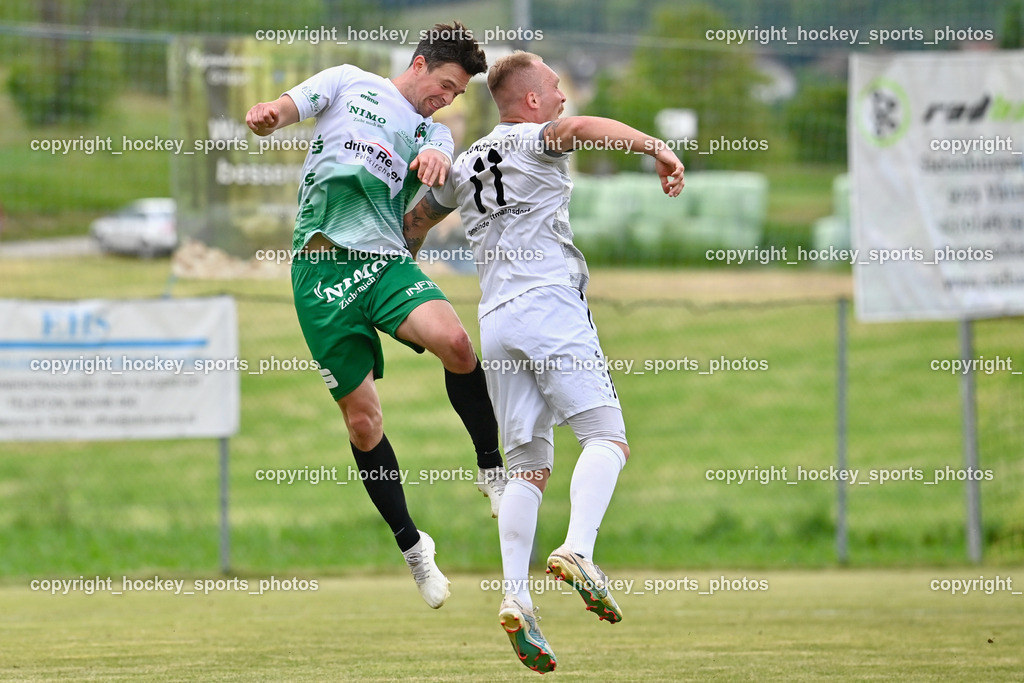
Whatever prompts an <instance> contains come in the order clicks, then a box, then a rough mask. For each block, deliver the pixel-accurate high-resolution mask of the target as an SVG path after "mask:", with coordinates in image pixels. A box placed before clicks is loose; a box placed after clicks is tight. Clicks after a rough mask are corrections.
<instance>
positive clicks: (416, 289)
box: [405, 280, 440, 296]
mask: <svg viewBox="0 0 1024 683" xmlns="http://www.w3.org/2000/svg"><path fill="white" fill-rule="evenodd" d="M427 289H440V287H438V286H437V285H436V284H434V282H433V281H431V280H420V281H419V282H417V283H416V284H414V285H413V286H412V287H409V288H408V289H406V290H405V295H406V296H412V295H413V294H419V293H420V292H422V291H424V290H427Z"/></svg>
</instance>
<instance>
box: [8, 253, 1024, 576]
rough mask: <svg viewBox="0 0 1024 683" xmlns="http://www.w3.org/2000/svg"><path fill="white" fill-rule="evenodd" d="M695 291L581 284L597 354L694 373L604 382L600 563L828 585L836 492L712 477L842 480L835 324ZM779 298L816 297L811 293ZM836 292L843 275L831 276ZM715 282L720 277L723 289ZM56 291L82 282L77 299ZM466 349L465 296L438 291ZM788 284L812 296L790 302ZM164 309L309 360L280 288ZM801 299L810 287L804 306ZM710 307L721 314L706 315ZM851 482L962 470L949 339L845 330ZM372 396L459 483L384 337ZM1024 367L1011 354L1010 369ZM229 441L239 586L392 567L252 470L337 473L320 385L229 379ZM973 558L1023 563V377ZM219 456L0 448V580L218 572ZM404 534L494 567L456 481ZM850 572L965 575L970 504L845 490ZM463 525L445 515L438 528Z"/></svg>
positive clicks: (144, 274)
mask: <svg viewBox="0 0 1024 683" xmlns="http://www.w3.org/2000/svg"><path fill="white" fill-rule="evenodd" d="M0 271H2V276H0V296H8V297H9V296H33V297H41V296H51V297H61V296H65V297H66V296H69V295H71V294H72V293H73V295H74V296H76V297H90V296H108V297H123V296H143V297H144V296H158V295H160V294H162V293H163V292H164V291H165V290H166V289H167V287H168V281H167V272H168V266H167V262H166V261H151V262H145V261H136V260H132V259H117V258H109V257H97V258H80V259H74V260H61V259H53V260H50V261H32V262H15V261H0ZM704 274H705V273H704V272H703V271H702V272H698V273H696V274H694V273H688V272H686V271H674V272H673V271H612V270H609V271H601V270H599V271H596V272H595V273H594V280H595V283H602V284H601V285H598V284H595V288H594V294H593V297H592V300H591V307H592V310H593V313H594V317H595V320H596V322H597V325H598V327H599V329H600V331H601V336H602V340H603V345H604V350H605V352H606V353H607V354H608V355H609V356H610V357H612V358H614V359H623V360H632V361H633V362H634V370H635V369H636V368H638V367H640V366H641V365H642V364H643V363H645V362H653V361H659V360H660V361H663V362H664V361H672V360H680V359H683V358H689V359H692V360H695V361H697V362H698V363H699V367H700V370H701V371H703V372H695V371H681V370H674V371H670V372H660V373H658V374H654V373H653V372H646V373H645V374H643V375H640V374H636V372H632V373H630V374H626V373H624V372H618V373H613V376H614V379H615V382H616V386H617V388H618V390H619V393H620V395H621V397H622V402H623V407H624V411H625V415H626V421H627V429H628V434H629V439H630V444H631V448H632V452H633V457H632V458H631V460H630V463H629V465H628V466H627V468H626V469H625V470H624V471H623V474H622V476H621V477H620V479H619V485H618V488H617V491H616V495H615V498H614V499H613V501H612V505H611V508H610V510H609V513H608V517H607V518H606V521H605V524H604V525H603V527H602V532H601V538H600V540H599V544H598V552H599V553H603V555H602V557H607V558H608V560H607V561H613V562H615V563H617V564H620V565H622V566H630V567H651V568H662V569H668V568H672V567H678V566H694V567H711V568H714V567H719V566H745V567H788V566H813V567H824V566H829V565H833V564H834V563H835V552H834V528H835V519H836V517H835V514H836V508H835V498H836V486H837V485H836V484H835V483H829V482H821V481H803V482H800V483H797V484H795V485H789V484H786V483H784V482H778V481H776V482H772V483H769V484H767V485H762V484H759V483H750V482H748V483H745V484H742V485H738V484H727V483H725V482H722V481H714V480H709V478H708V472H709V471H711V472H712V478H713V477H714V471H716V470H734V471H735V470H744V469H754V468H760V469H762V470H767V469H770V468H772V467H775V468H777V469H781V468H783V467H786V468H787V470H788V472H789V473H790V478H792V479H795V476H796V475H795V473H796V471H797V468H798V467H802V468H804V469H805V470H806V469H811V468H814V469H819V470H820V469H824V468H828V467H830V466H831V465H833V464H834V463H835V455H834V453H835V439H834V425H835V416H834V412H835V407H834V406H835V385H834V374H835V331H834V329H835V306H834V303H833V302H832V301H831V299H830V298H827V297H826V298H825V299H823V301H822V303H804V304H799V305H781V304H776V305H770V304H761V305H745V306H736V305H728V306H726V305H718V306H713V305H710V304H706V305H708V306H710V307H708V308H704V307H697V308H687V307H683V306H680V305H679V302H680V300H681V299H684V298H687V296H688V295H689V298H690V299H696V300H703V301H705V302H708V301H713V300H715V298H716V296H717V295H716V294H715V292H713V291H701V290H698V289H696V287H698V286H702V285H700V284H699V283H700V282H703V280H701V279H700V278H701V277H702V276H703V275H704ZM748 277H750V278H751V279H750V280H749V281H748V282H746V284H745V285H744V286H745V288H746V292H747V294H746V295H744V296H746V298H747V299H748V300H756V299H757V298H758V296H759V293H760V295H762V296H763V295H765V294H766V293H767V292H769V284H770V282H771V281H774V280H777V279H778V275H775V274H773V273H771V272H765V273H764V274H756V273H755V274H750V275H749V276H748ZM787 277H790V278H792V282H790V284H789V285H788V286H790V287H796V289H797V290H798V291H799V289H800V287H801V286H807V287H819V286H821V284H820V283H821V282H822V281H821V280H819V279H815V278H817V276H816V275H814V274H812V273H810V272H807V271H803V273H802V274H800V273H796V274H795V275H788V276H787ZM835 277H841V276H835ZM730 281H731V280H730V278H722V281H721V283H720V284H719V285H718V286H721V287H725V286H726V285H727V284H728V283H729V282H730ZM69 283H72V284H73V287H72V288H70V289H69V286H68V285H69ZM438 283H439V284H440V286H441V287H442V288H443V289H444V290H445V291H446V292H447V293H448V294H449V296H450V297H451V298H452V300H453V301H454V302H455V304H456V308H457V310H458V311H459V314H460V316H461V317H462V319H463V320H464V321H465V322H466V324H467V327H468V329H469V330H470V332H471V335H472V336H473V337H474V338H476V334H477V332H476V329H477V328H476V324H475V310H474V309H475V304H476V301H477V298H478V293H477V285H476V282H475V280H474V278H472V277H468V278H467V277H459V276H440V277H438ZM801 283H807V284H806V285H801ZM172 291H173V293H174V294H175V295H176V296H185V295H197V294H215V293H222V292H227V293H233V294H235V295H236V296H237V297H238V307H239V320H240V323H239V324H240V339H241V357H242V358H244V359H246V360H248V361H249V363H250V365H251V366H253V367H256V366H257V365H258V363H259V361H260V360H262V359H269V358H271V357H276V358H289V359H290V358H293V357H297V358H305V357H307V355H308V352H307V351H306V349H305V348H304V344H303V340H302V338H301V335H300V333H299V330H298V326H297V324H296V322H295V319H294V313H293V311H292V308H291V304H290V293H289V291H288V284H287V282H286V281H284V280H269V281H231V282H228V281H225V282H219V281H179V282H178V283H177V284H176V285H175V286H174V287H173V288H172ZM811 294H812V292H808V293H807V296H810V295H811ZM718 298H721V297H718ZM1020 332H1021V330H1020V321H1019V320H1008V321H992V322H979V323H978V325H977V342H976V343H977V350H976V353H977V354H983V355H986V357H989V358H991V357H993V356H995V355H996V354H1001V355H1003V356H1004V357H1005V356H1012V355H1013V354H1014V353H1019V339H1020ZM850 345H851V352H850V353H851V355H850V390H849V403H850V408H849V426H850V436H849V467H851V468H857V469H858V470H860V471H861V479H862V480H864V479H866V478H867V477H868V476H869V474H870V472H871V471H872V470H875V471H880V470H883V469H885V470H893V469H905V468H917V469H919V470H920V471H921V472H922V473H924V474H926V475H927V477H928V478H929V479H931V478H932V477H933V472H934V470H936V469H942V468H944V467H947V466H949V467H952V468H954V469H958V468H959V467H960V462H961V455H960V453H961V435H960V428H959V381H958V379H957V378H956V377H953V376H950V375H948V374H944V373H939V372H934V371H931V370H930V369H929V362H930V359H936V358H950V357H955V355H956V353H957V346H956V330H955V326H954V325H952V324H946V323H916V324H902V325H863V324H856V323H852V324H851V337H850ZM385 356H386V358H387V369H386V375H385V377H384V379H383V380H381V381H380V382H378V388H379V391H380V393H381V397H382V401H383V404H384V414H385V429H386V430H387V433H388V435H389V437H390V439H391V441H392V443H393V444H394V445H395V448H396V452H397V453H398V456H399V462H400V465H401V467H402V468H404V469H407V470H409V471H410V473H411V475H413V478H414V479H416V478H418V477H419V472H420V470H434V471H436V472H444V473H446V476H448V477H449V478H455V479H461V478H463V477H464V476H465V475H464V474H462V472H464V471H465V470H468V469H470V468H472V467H473V460H472V452H471V448H470V444H469V440H468V438H467V437H466V435H465V433H464V431H463V429H462V427H461V425H460V424H459V423H458V420H457V418H456V416H455V414H454V412H453V411H452V410H451V408H450V406H449V405H448V403H447V400H446V398H445V394H444V389H443V383H442V375H441V368H440V366H439V364H438V363H437V361H436V360H435V359H433V358H430V357H423V356H416V355H415V354H412V353H410V352H409V351H408V350H407V349H405V347H402V346H400V345H398V344H397V343H394V342H392V341H390V340H386V344H385ZM723 358H724V359H726V360H730V361H737V360H741V359H743V358H746V359H748V361H757V362H758V363H760V362H762V361H763V362H764V364H765V366H766V369H763V370H762V369H759V370H753V371H744V370H734V371H729V372H716V373H714V374H706V371H707V369H708V367H709V363H710V361H711V360H713V359H714V360H718V361H721V360H722V359H723ZM1018 366H1024V359H1019V360H1018ZM241 385H242V397H243V399H242V420H241V430H240V432H239V434H238V435H237V436H235V437H234V438H232V439H231V442H230V448H231V482H230V483H231V525H232V540H233V545H232V563H233V566H234V567H236V568H238V569H239V570H244V571H257V572H274V571H280V570H282V569H289V570H317V571H347V570H350V569H353V568H355V569H364V570H370V569H373V568H375V567H377V566H380V565H386V564H390V563H393V562H394V559H395V555H396V551H395V549H394V547H393V546H392V542H391V541H390V538H389V537H388V534H387V531H386V527H385V526H384V524H383V522H382V521H381V520H380V519H379V518H378V517H377V515H376V512H375V511H374V510H373V508H372V506H371V505H370V503H369V501H368V499H367V498H366V496H365V494H364V493H363V491H362V490H361V487H360V485H359V484H358V483H354V484H353V485H346V486H338V485H333V484H317V485H312V484H309V483H295V484H292V485H287V484H286V485H277V484H271V483H267V482H263V481H257V480H256V472H257V471H258V470H261V469H266V468H298V469H303V468H306V467H309V468H310V469H316V468H319V467H327V468H330V467H337V468H338V471H339V472H341V473H342V476H344V473H345V472H346V467H347V465H348V464H349V463H350V461H351V455H350V453H349V448H348V445H347V438H346V434H345V429H344V425H343V423H342V420H341V417H340V415H339V413H338V409H337V407H336V406H335V405H334V404H333V402H332V401H331V400H330V398H329V396H328V394H327V392H326V391H325V390H324V388H323V386H322V382H321V380H320V378H319V376H318V374H317V373H315V372H270V373H266V374H263V375H252V374H248V373H243V374H242V376H241ZM978 385H979V404H980V405H981V410H980V415H981V421H982V434H981V448H982V466H983V467H984V468H989V469H992V470H993V475H994V476H993V480H992V481H986V482H983V483H982V486H981V489H982V495H983V511H984V522H985V538H986V558H987V559H988V560H989V561H990V562H992V563H994V564H996V565H998V566H1005V565H1013V564H1019V563H1020V562H1021V560H1022V558H1024V527H1022V524H1021V522H1020V520H1021V519H1022V513H1024V510H1022V508H1021V506H1022V503H1021V499H1020V496H1019V489H1020V485H1021V484H1022V483H1024V470H1022V466H1021V463H1020V461H1019V458H1018V455H1017V454H1019V452H1020V446H1021V439H1020V434H1021V430H1020V428H1019V426H1020V420H1021V412H1020V409H1021V405H1022V401H1021V396H1022V391H1021V387H1022V383H1021V382H1020V378H1019V376H1011V375H1008V374H1002V375H993V376H986V375H979V377H978ZM578 450H579V449H578V446H577V445H576V444H575V442H574V439H573V438H572V435H571V433H570V432H568V431H567V430H564V429H562V430H559V431H558V434H557V443H556V453H557V454H558V455H557V458H556V467H555V472H554V474H553V475H552V481H551V485H550V487H549V489H548V493H547V494H546V496H545V500H544V505H543V508H542V511H541V518H540V527H539V538H538V548H539V551H538V552H547V550H548V549H550V548H552V547H555V546H557V545H558V544H559V543H560V542H561V540H562V538H563V536H564V533H565V526H566V521H567V516H568V502H567V499H568V485H569V479H570V475H571V470H572V464H573V462H574V460H575V457H576V455H577V454H578ZM216 456H217V445H216V443H214V442H213V441H199V440H189V441H156V442H152V441H141V442H123V443H109V442H103V443H91V442H73V443H49V442H40V443H12V444H6V445H5V446H4V457H3V458H0V547H3V548H4V549H5V552H4V553H0V574H5V575H14V576H26V575H35V574H38V573H39V572H55V573H59V574H61V575H65V574H69V573H70V574H76V573H81V572H101V571H107V572H112V571H137V570H158V569H159V570H169V569H173V570H177V571H214V570H216V568H217V567H218V566H219V565H218V560H217V531H216V530H217V509H218V508H217V486H218V483H217V481H218V480H217V476H218V474H217V460H216ZM407 492H408V497H409V502H410V506H411V510H412V513H413V515H414V519H415V520H416V522H417V524H418V525H419V526H421V527H422V528H424V529H425V530H427V531H429V532H430V533H431V534H432V535H434V536H435V538H437V539H438V542H439V544H458V545H459V547H460V548H461V551H460V553H459V554H458V555H457V556H456V557H452V558H451V559H450V560H449V562H450V563H451V564H452V565H453V566H454V567H457V568H459V569H463V570H481V569H484V568H487V567H492V566H493V565H494V562H495V539H494V527H493V524H494V522H493V520H491V519H490V516H489V507H488V505H487V502H486V501H485V500H484V499H483V498H482V497H481V496H480V495H479V493H478V492H477V491H476V490H475V487H474V486H473V485H472V484H471V483H469V482H466V481H459V480H456V481H450V480H449V481H441V482H437V483H433V484H429V483H424V484H421V485H417V486H410V487H408V489H407ZM848 497H849V515H850V517H849V519H850V525H849V528H850V562H851V564H853V565H854V566H865V565H877V564H882V565H889V566H903V565H918V566H920V565H925V564H945V565H949V564H957V563H961V562H963V561H965V558H966V551H965V546H964V542H963V531H962V530H963V516H964V512H963V510H964V505H963V498H964V488H963V485H962V484H960V483H956V482H954V483H941V484H937V485H925V484H924V483H923V482H920V481H902V482H891V483H887V484H884V485H881V484H878V483H874V484H869V485H867V486H864V485H856V486H850V487H849V489H848ZM454 511H457V513H456V514H453V512H454Z"/></svg>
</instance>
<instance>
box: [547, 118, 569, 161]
mask: <svg viewBox="0 0 1024 683" xmlns="http://www.w3.org/2000/svg"><path fill="white" fill-rule="evenodd" d="M561 125H562V119H555V120H554V121H549V122H548V124H547V125H546V126H544V128H542V129H541V132H540V133H541V136H543V138H544V151H545V152H546V153H547V154H552V155H554V156H558V155H559V154H562V153H564V152H569V151H572V146H571V145H568V144H566V143H565V142H563V140H562V138H561V137H560V136H559V130H558V128H559V126H561Z"/></svg>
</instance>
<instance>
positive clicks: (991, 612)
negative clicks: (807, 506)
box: [0, 556, 1024, 681]
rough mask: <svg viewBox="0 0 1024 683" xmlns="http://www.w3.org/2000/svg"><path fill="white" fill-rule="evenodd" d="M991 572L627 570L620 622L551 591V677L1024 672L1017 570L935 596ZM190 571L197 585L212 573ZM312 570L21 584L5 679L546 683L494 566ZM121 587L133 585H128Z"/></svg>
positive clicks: (3, 625) (14, 596)
mask: <svg viewBox="0 0 1024 683" xmlns="http://www.w3.org/2000/svg"><path fill="white" fill-rule="evenodd" d="M441 557H443V556H441ZM442 567H443V565H442ZM981 575H982V574H981V573H979V572H978V571H977V570H976V569H964V570H958V571H953V570H949V569H946V570H941V571H934V570H907V571H874V570H870V571H869V570H855V571H787V572H780V571H764V572H759V571H753V572H752V571H716V572H707V571H699V572H689V573H684V572H681V571H679V572H673V573H644V572H633V573H629V574H627V573H622V574H619V575H613V578H620V579H623V580H633V581H634V584H633V588H632V590H631V591H630V592H629V594H626V593H625V591H624V590H622V591H619V593H618V597H619V603H620V605H621V607H622V609H623V613H624V619H623V621H622V622H621V623H620V624H616V625H608V624H606V623H604V622H598V621H597V619H596V618H594V616H593V615H592V614H590V613H587V612H585V611H584V609H583V603H582V601H581V600H580V599H579V597H578V596H576V595H575V593H572V594H565V595H563V594H561V593H560V592H557V590H555V591H553V590H550V589H549V590H546V591H545V592H544V593H543V594H539V595H535V596H534V599H535V604H536V605H538V606H540V608H541V614H542V617H543V619H542V621H541V627H542V629H543V630H544V634H545V636H546V637H547V639H548V641H549V642H550V643H551V646H552V648H553V649H554V651H555V654H556V655H557V657H558V660H559V661H558V666H557V669H556V670H555V671H554V672H553V673H552V674H550V675H548V676H547V677H546V679H557V680H615V681H620V680H621V681H629V680H654V681H657V680H662V681H764V680H785V681H820V680H828V679H836V680H846V681H873V680H901V681H938V680H941V681H1011V680H1020V672H1021V671H1022V670H1024V625H1022V622H1021V620H1020V614H1021V606H1022V603H1024V596H1022V595H1021V594H1020V592H1019V590H1020V587H1018V586H1016V581H1015V580H1014V579H1015V578H1016V577H1014V575H1013V573H1012V572H1010V573H1007V572H998V573H997V572H984V577H985V578H986V579H989V580H994V579H995V578H996V577H997V576H998V577H999V578H1000V579H1001V580H1002V581H1003V584H1002V587H1005V588H1007V589H1009V590H1001V591H999V592H993V593H992V594H990V595H987V594H985V593H984V591H983V590H978V591H972V592H969V593H967V594H966V595H964V594H952V593H951V592H949V591H941V590H933V589H932V586H933V581H941V580H942V579H944V578H962V579H972V578H973V579H977V578H979V576H981ZM723 576H724V577H725V578H726V579H729V580H741V579H742V578H744V577H746V578H747V579H748V585H749V583H750V582H763V583H761V584H760V585H762V586H764V585H766V586H767V590H759V591H754V592H751V591H729V592H716V593H713V594H707V592H708V589H709V588H710V587H711V582H712V581H713V580H718V581H719V582H721V580H722V577H723ZM101 578H104V579H105V578H106V577H101ZM130 578H132V579H135V580H139V579H146V578H149V579H152V578H153V575H148V576H145V575H133V576H131V577H130ZM160 578H167V577H166V576H165V575H163V574H161V575H160ZM173 578H179V579H182V580H184V581H185V590H193V591H194V590H195V584H194V582H195V580H196V577H193V576H175V577H173ZM263 578H264V579H266V577H263ZM278 578H287V579H292V578H293V576H292V575H288V576H287V577H283V576H278ZM302 578H303V580H306V581H316V583H317V590H315V591H313V590H307V591H304V592H298V591H292V592H286V591H277V592H265V593H264V594H263V595H250V594H248V592H246V591H244V590H227V589H225V590H221V591H216V590H214V591H213V592H211V593H209V594H207V595H203V594H202V593H197V594H195V595H191V596H189V595H174V594H172V593H164V594H160V593H156V592H152V591H150V592H144V591H143V592H134V593H133V592H125V593H124V594H123V595H119V596H115V595H111V594H110V592H109V591H103V592H96V593H94V594H93V595H84V594H82V593H80V592H79V593H71V594H68V595H60V594H58V595H50V594H48V593H44V592H41V591H33V590H31V589H30V587H29V586H28V583H27V582H20V583H18V584H11V585H7V586H6V587H3V588H0V604H2V605H3V610H2V611H0V632H2V634H3V647H2V648H0V678H2V679H3V680H7V681H32V680H43V679H48V680H53V679H61V680H79V681H88V680H152V681H184V680H203V681H235V680H238V681H243V680H244V681H280V680H289V681H321V680H364V681H387V680H409V681H431V680H441V681H471V680H472V681H476V680H520V679H522V680H529V679H531V678H532V679H536V676H537V674H535V673H533V672H532V671H529V670H527V669H526V668H525V667H523V666H522V665H521V664H519V663H518V661H517V660H516V658H515V655H514V654H513V652H512V649H511V647H510V645H509V643H508V640H507V638H506V636H505V634H504V632H503V631H502V630H501V628H500V627H499V626H498V624H497V618H496V614H497V608H498V603H499V602H500V596H499V594H498V593H497V592H495V591H492V590H489V588H490V581H491V580H492V579H493V578H494V576H493V575H492V574H459V575H454V576H453V577H452V578H453V586H452V598H451V599H450V600H449V602H448V603H447V604H446V605H445V606H444V607H442V608H441V609H440V610H438V611H436V612H435V611H432V610H430V609H429V608H428V607H427V606H426V605H425V604H423V602H422V601H421V600H420V598H419V596H418V594H417V593H416V590H415V587H414V584H413V582H412V580H411V578H409V577H407V576H399V575H392V574H384V575H378V576H349V577H344V578H317V577H315V576H303V577H302ZM684 578H685V579H688V580H689V581H691V582H694V583H695V584H696V588H697V590H660V591H659V594H657V595H655V594H654V591H653V588H654V587H655V586H656V585H671V584H664V583H663V584H656V583H655V582H656V581H662V582H667V581H675V582H676V584H677V585H678V584H683V581H682V580H683V579H684ZM1007 579H1009V581H1010V585H1008V586H1007V585H1005V584H1006V580H1007ZM200 580H201V581H202V580H205V577H202V578H201V579H200ZM246 580H247V581H248V582H249V586H248V589H249V590H256V589H257V588H258V585H259V580H260V579H259V577H249V578H248V579H246ZM1019 580H1020V582H1021V584H1022V585H1024V577H1021V578H1020V579H1019ZM111 581H112V584H113V590H115V591H116V590H122V582H123V579H122V577H120V576H116V577H111ZM644 584H646V586H645V585H644ZM200 585H204V584H200ZM239 585H240V584H239ZM541 585H545V584H541ZM683 585H687V584H683ZM690 585H692V584H690ZM935 585H937V586H941V585H942V584H935ZM979 585H983V584H979ZM989 586H990V588H995V587H996V584H995V583H991V584H989ZM485 588H486V589H485ZM645 588H646V590H645ZM638 591H643V592H644V594H643V595H639V594H637V592H638ZM538 592H539V591H538ZM1014 592H1016V594H1013V593H1014ZM702 593H703V594H702Z"/></svg>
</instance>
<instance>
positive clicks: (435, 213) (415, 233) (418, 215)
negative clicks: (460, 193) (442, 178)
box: [402, 190, 452, 258]
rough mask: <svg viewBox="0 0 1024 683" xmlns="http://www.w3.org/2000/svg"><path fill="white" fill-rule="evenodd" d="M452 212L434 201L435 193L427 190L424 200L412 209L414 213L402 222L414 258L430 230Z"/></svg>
mask: <svg viewBox="0 0 1024 683" xmlns="http://www.w3.org/2000/svg"><path fill="white" fill-rule="evenodd" d="M451 212H452V209H449V208H448V207H446V206H441V205H440V204H439V203H438V202H437V200H436V199H434V193H433V192H432V191H430V190H427V194H425V195H424V196H423V199H421V200H420V201H419V203H417V204H416V206H414V207H413V208H412V211H410V212H409V213H407V214H405V217H404V219H403V221H402V235H403V236H404V237H405V245H406V246H407V247H408V248H409V252H410V253H411V254H412V257H413V258H416V254H417V253H418V252H419V250H420V247H422V246H423V240H424V239H426V237H427V233H428V232H430V229H431V228H432V227H434V226H435V225H437V224H438V223H440V222H441V220H442V219H443V218H444V217H445V216H447V215H448V214H450V213H451Z"/></svg>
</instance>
